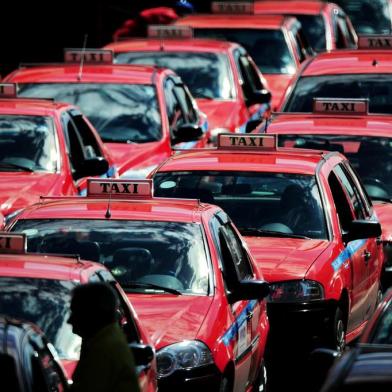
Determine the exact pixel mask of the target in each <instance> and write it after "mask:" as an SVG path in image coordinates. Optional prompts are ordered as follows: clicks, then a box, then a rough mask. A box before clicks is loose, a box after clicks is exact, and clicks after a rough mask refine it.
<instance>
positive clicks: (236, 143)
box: [218, 133, 277, 151]
mask: <svg viewBox="0 0 392 392" xmlns="http://www.w3.org/2000/svg"><path fill="white" fill-rule="evenodd" d="M218 149H224V150H260V151H265V150H268V151H271V150H276V149H277V135H274V134H268V135H267V134H261V135H260V134H252V135H249V134H244V133H220V134H219V135H218Z"/></svg>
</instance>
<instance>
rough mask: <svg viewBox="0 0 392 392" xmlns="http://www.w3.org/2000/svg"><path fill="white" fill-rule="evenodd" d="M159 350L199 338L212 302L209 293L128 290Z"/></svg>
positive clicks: (138, 313) (129, 296) (137, 311)
mask: <svg viewBox="0 0 392 392" xmlns="http://www.w3.org/2000/svg"><path fill="white" fill-rule="evenodd" d="M127 296H128V298H129V300H130V301H131V303H132V305H133V307H134V308H135V310H136V313H137V315H138V316H139V318H140V320H141V321H142V323H143V325H144V326H145V327H146V329H147V332H148V334H149V335H150V337H151V340H152V343H153V344H154V345H155V348H156V349H157V350H158V349H160V348H161V347H164V346H167V345H168V344H172V343H176V342H179V341H182V340H193V339H196V337H197V334H198V331H199V329H200V327H201V325H202V323H203V320H204V318H205V316H206V314H207V312H208V309H209V308H210V305H211V303H212V297H208V296H187V295H183V296H173V295H170V294H167V295H147V294H127Z"/></svg>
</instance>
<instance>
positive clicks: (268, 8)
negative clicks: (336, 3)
mask: <svg viewBox="0 0 392 392" xmlns="http://www.w3.org/2000/svg"><path fill="white" fill-rule="evenodd" d="M326 6H327V4H326V3H323V2H321V1H311V0H309V1H291V0H286V1H284V0H281V1H276V0H275V1H255V4H254V12H255V13H256V14H257V13H258V12H260V13H263V14H264V13H269V14H273V13H277V14H286V13H287V14H297V15H319V14H320V13H321V12H322V11H323V10H324V9H325V8H326Z"/></svg>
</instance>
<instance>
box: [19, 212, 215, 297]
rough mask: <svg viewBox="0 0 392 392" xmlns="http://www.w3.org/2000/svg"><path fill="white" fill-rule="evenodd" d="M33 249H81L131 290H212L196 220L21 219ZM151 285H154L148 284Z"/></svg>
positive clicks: (193, 292)
mask: <svg viewBox="0 0 392 392" xmlns="http://www.w3.org/2000/svg"><path fill="white" fill-rule="evenodd" d="M13 230H15V231H18V232H24V233H26V235H27V249H28V251H29V252H38V253H40V252H41V253H56V252H57V253H58V252H59V249H61V253H63V254H78V255H80V257H81V258H82V259H85V260H92V261H96V262H100V263H102V264H104V265H105V266H106V267H107V268H108V269H109V270H110V271H111V273H112V274H113V276H114V277H115V278H116V279H117V281H118V282H119V283H120V284H121V287H122V288H123V289H124V290H125V291H127V292H139V293H145V292H148V293H151V294H154V293H158V294H162V291H163V292H164V290H161V289H159V288H158V289H154V287H153V286H154V285H156V286H162V287H168V288H172V289H174V290H177V291H179V292H181V293H183V294H189V295H207V294H208V293H209V287H210V276H211V275H210V265H209V261H208V258H207V257H208V256H207V253H206V249H205V240H204V234H203V229H202V226H201V225H199V224H196V223H181V222H158V221H130V220H129V221H128V220H110V221H108V220H105V219H102V220H100V219H94V220H90V219H43V220H19V221H18V222H17V223H16V224H15V225H14V227H13ZM149 285H150V286H149Z"/></svg>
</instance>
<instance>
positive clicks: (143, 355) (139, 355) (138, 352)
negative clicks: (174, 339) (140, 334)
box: [129, 343, 154, 366]
mask: <svg viewBox="0 0 392 392" xmlns="http://www.w3.org/2000/svg"><path fill="white" fill-rule="evenodd" d="M129 348H130V349H131V350H132V354H133V357H134V359H135V364H136V366H148V365H149V364H150V363H151V361H152V360H153V359H154V350H153V348H152V347H151V346H149V345H147V344H139V343H130V344H129Z"/></svg>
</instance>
